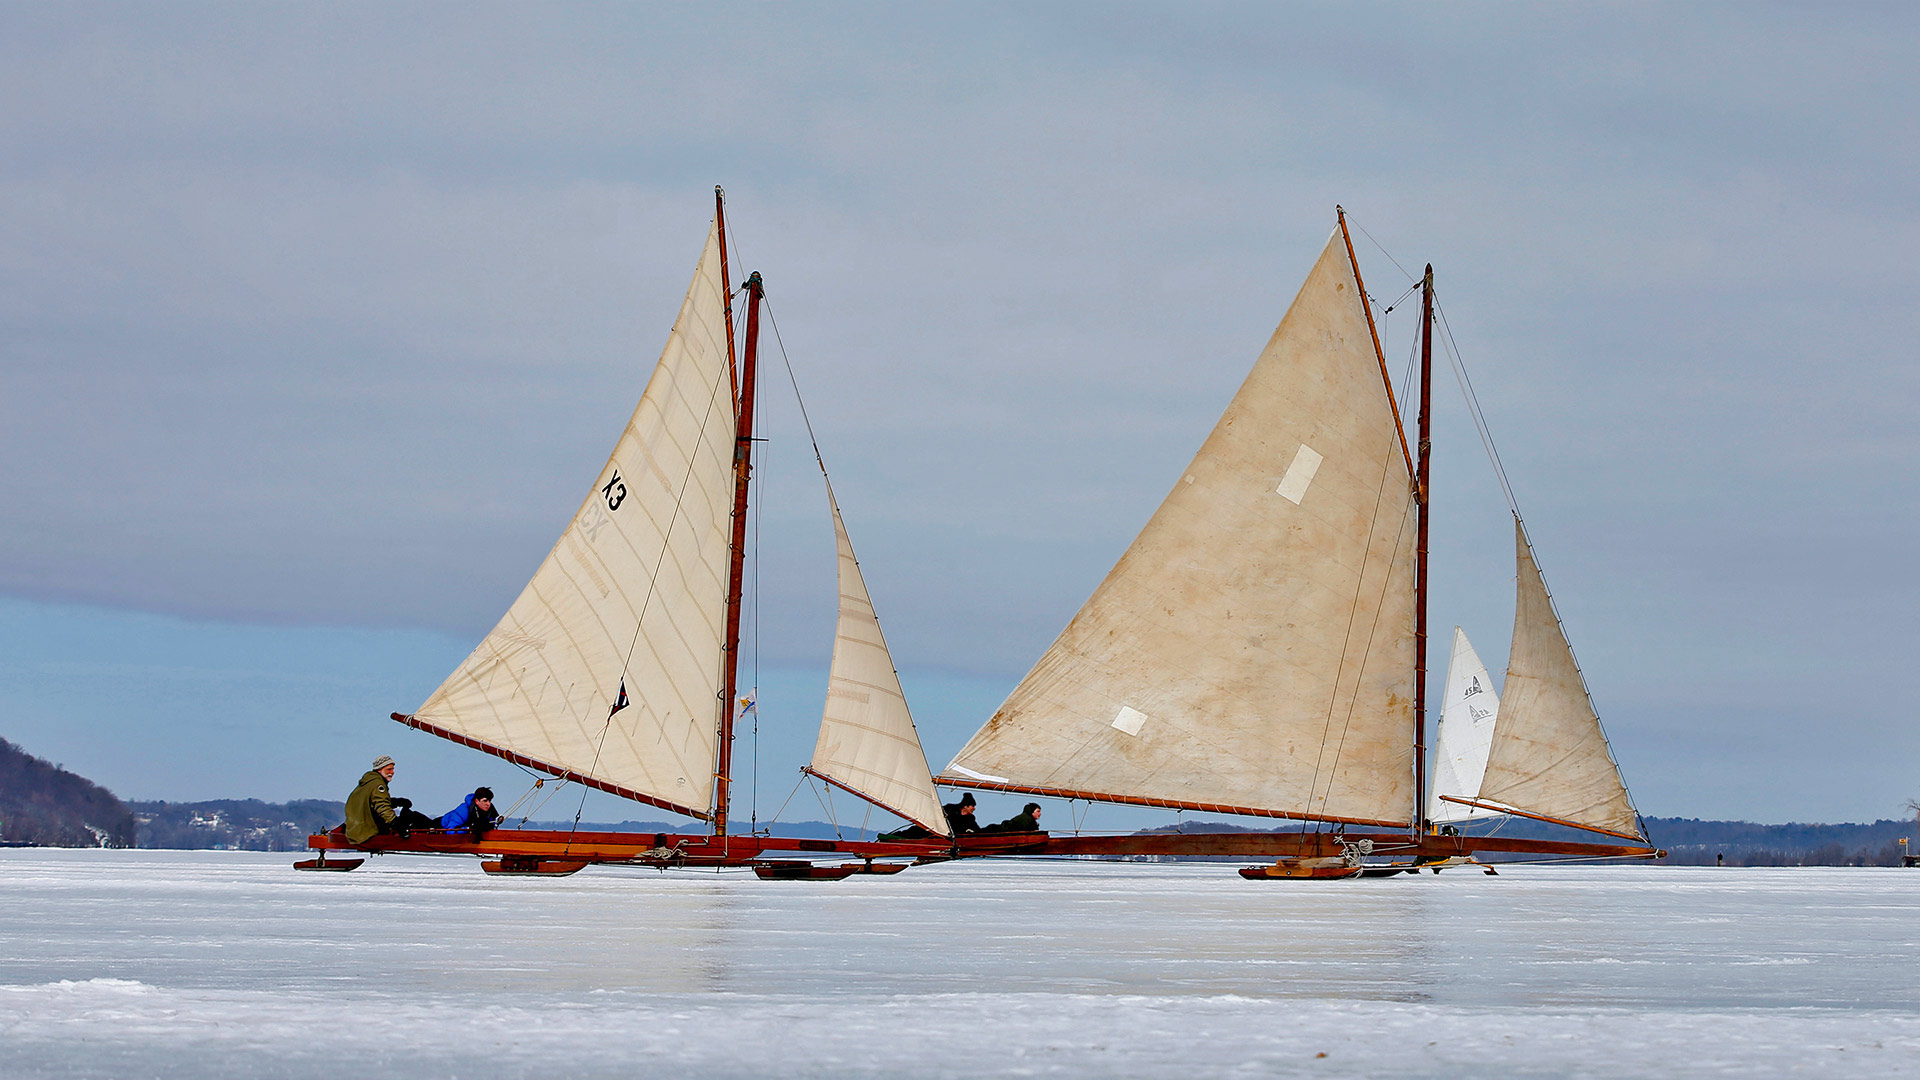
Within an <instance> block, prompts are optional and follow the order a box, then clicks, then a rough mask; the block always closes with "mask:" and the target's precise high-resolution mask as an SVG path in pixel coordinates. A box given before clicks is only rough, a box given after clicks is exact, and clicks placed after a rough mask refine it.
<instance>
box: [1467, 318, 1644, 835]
mask: <svg viewBox="0 0 1920 1080" xmlns="http://www.w3.org/2000/svg"><path fill="white" fill-rule="evenodd" d="M1433 312H1434V316H1435V318H1436V319H1437V321H1438V322H1439V324H1440V328H1441V335H1442V336H1441V342H1442V344H1443V345H1444V346H1445V349H1446V354H1447V362H1448V363H1449V364H1450V365H1451V366H1452V367H1453V373H1454V378H1455V380H1456V381H1457V382H1458V383H1459V384H1460V391H1461V393H1462V394H1463V395H1464V396H1465V397H1466V399H1467V411H1468V413H1469V414H1470V415H1471V416H1472V417H1473V425H1474V430H1475V431H1477V432H1478V433H1479V435H1480V444H1481V446H1482V447H1483V448H1484V449H1485V450H1486V453H1487V460H1488V462H1489V463H1491V464H1492V466H1493V474H1494V478H1495V479H1496V480H1497V481H1498V482H1499V484H1500V493H1501V494H1502V495H1504V496H1506V499H1507V509H1508V510H1509V511H1511V512H1512V513H1513V520H1514V524H1515V525H1516V526H1518V527H1519V530H1520V537H1521V541H1522V542H1523V543H1525V544H1526V547H1527V556H1528V557H1529V558H1531V559H1532V560H1533V565H1534V571H1535V572H1536V573H1538V574H1539V575H1540V588H1541V589H1542V591H1544V592H1545V593H1546V594H1547V610H1548V611H1550V612H1551V613H1552V614H1553V621H1554V625H1555V626H1556V627H1558V629H1559V631H1560V640H1561V641H1562V642H1564V643H1565V644H1566V646H1567V656H1568V657H1569V658H1570V659H1572V660H1573V670H1574V673H1575V674H1576V675H1578V676H1579V677H1580V692H1581V693H1582V694H1585V695H1586V698H1587V709H1588V711H1589V712H1591V713H1592V714H1593V721H1594V725H1595V726H1596V727H1598V728H1599V729H1600V742H1601V745H1602V746H1603V747H1605V749H1606V754H1607V762H1608V764H1610V765H1612V766H1613V773H1614V777H1615V778H1616V779H1618V780H1619V782H1620V790H1621V791H1622V792H1624V793H1625V794H1626V796H1627V805H1628V806H1629V807H1633V792H1632V790H1631V789H1630V788H1628V787H1627V778H1626V775H1625V774H1624V773H1622V772H1621V771H1620V763H1619V761H1618V760H1617V759H1615V758H1614V756H1613V740H1612V739H1609V738H1608V737H1607V728H1606V724H1605V723H1604V722H1602V721H1601V719H1600V710H1599V709H1598V708H1597V707H1596V706H1595V705H1594V703H1593V689H1592V688H1591V687H1589V686H1588V685H1587V673H1586V670H1585V669H1584V668H1582V667H1581V666H1580V658H1579V656H1577V655H1575V653H1574V651H1573V641H1572V639H1571V638H1569V637H1568V636H1567V625H1566V621H1565V620H1564V619H1562V618H1561V617H1560V605H1559V603H1558V602H1557V601H1555V600H1554V598H1553V590H1552V589H1550V588H1548V587H1547V577H1546V573H1545V572H1544V571H1542V570H1540V559H1539V556H1538V555H1537V554H1535V552H1534V550H1533V537H1532V536H1531V535H1530V534H1529V533H1528V532H1527V525H1526V520H1525V519H1524V518H1522V517H1521V516H1520V503H1519V501H1518V500H1517V499H1515V498H1514V494H1513V484H1512V483H1511V482H1510V481H1509V480H1508V479H1507V469H1506V465H1505V463H1504V462H1502V461H1501V459H1500V451H1499V450H1498V449H1497V448H1496V447H1495V446H1494V442H1493V431H1492V429H1491V428H1490V427H1489V426H1488V424H1487V418H1486V414H1485V413H1484V412H1482V411H1481V408H1480V397H1479V395H1478V394H1476V393H1475V392H1474V387H1473V379H1472V377H1471V376H1469V375H1468V374H1467V365H1466V361H1465V360H1464V359H1462V358H1461V356H1460V349H1459V346H1458V345H1457V344H1456V343H1455V341H1454V338H1453V327H1452V325H1451V324H1449V323H1448V322H1447V314H1446V310H1445V309H1444V308H1442V307H1441V306H1440V297H1439V295H1438V293H1436V294H1435V296H1434V300H1433ZM1634 822H1635V825H1636V827H1637V828H1638V829H1639V830H1640V838H1641V839H1642V840H1646V839H1647V835H1646V833H1647V830H1646V825H1645V822H1643V821H1642V820H1641V818H1640V811H1639V809H1638V808H1637V807H1634Z"/></svg>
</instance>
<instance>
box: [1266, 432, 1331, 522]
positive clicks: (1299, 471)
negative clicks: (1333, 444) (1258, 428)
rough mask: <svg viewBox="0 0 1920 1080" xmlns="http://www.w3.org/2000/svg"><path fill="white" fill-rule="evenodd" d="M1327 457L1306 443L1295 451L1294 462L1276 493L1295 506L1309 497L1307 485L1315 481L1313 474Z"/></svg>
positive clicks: (1282, 478) (1288, 467)
mask: <svg viewBox="0 0 1920 1080" xmlns="http://www.w3.org/2000/svg"><path fill="white" fill-rule="evenodd" d="M1325 460H1326V458H1323V457H1321V456H1320V453H1319V451H1317V450H1315V449H1314V448H1313V447H1311V446H1308V445H1307V444H1306V443H1301V444H1300V449H1298V450H1296V451H1294V454H1293V464H1291V465H1288V466H1287V475H1285V476H1283V477H1281V478H1280V486H1279V487H1277V488H1275V489H1274V493H1275V494H1277V495H1279V496H1280V497H1281V498H1283V499H1285V500H1287V501H1288V502H1290V503H1292V504H1293V505H1295V506H1299V505H1300V500H1301V499H1304V498H1306V497H1307V485H1308V484H1311V483H1313V474H1314V473H1317V472H1319V471H1320V463H1321V462H1322V461H1325Z"/></svg>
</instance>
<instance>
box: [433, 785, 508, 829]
mask: <svg viewBox="0 0 1920 1080" xmlns="http://www.w3.org/2000/svg"><path fill="white" fill-rule="evenodd" d="M499 821H500V811H498V810H495V809H494V808H493V789H492V788H489V787H481V788H474V789H473V794H471V795H469V796H467V797H466V798H465V799H464V800H462V801H461V803H460V805H459V806H456V807H454V808H453V809H451V810H449V811H447V812H446V813H444V814H442V815H440V827H441V828H443V829H445V830H447V831H448V832H460V831H461V830H463V829H464V830H465V831H466V833H467V835H468V836H471V837H473V838H474V839H475V840H478V839H480V838H481V837H484V836H486V835H487V833H488V831H490V830H491V829H492V828H493V827H494V826H495V825H496V824H498V823H499Z"/></svg>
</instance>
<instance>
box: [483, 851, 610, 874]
mask: <svg viewBox="0 0 1920 1080" xmlns="http://www.w3.org/2000/svg"><path fill="white" fill-rule="evenodd" d="M586 868H587V862H586V860H585V859H536V858H532V857H530V856H526V855H509V856H507V857H506V858H504V859H500V860H498V861H493V860H488V861H485V862H482V863H481V864H480V869H482V870H485V871H486V872H487V873H489V874H499V875H501V876H503V877H566V876H567V875H568V874H577V873H579V872H580V871H582V870H585V869H586Z"/></svg>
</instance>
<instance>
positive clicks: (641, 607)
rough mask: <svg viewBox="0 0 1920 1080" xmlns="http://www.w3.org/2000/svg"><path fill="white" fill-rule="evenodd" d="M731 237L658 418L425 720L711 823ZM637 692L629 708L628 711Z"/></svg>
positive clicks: (699, 288) (639, 428) (432, 701)
mask: <svg viewBox="0 0 1920 1080" xmlns="http://www.w3.org/2000/svg"><path fill="white" fill-rule="evenodd" d="M720 273H721V270H720V243H719V232H718V230H717V228H715V229H710V230H709V232H708V235H707V244H706V250H705V251H704V252H703V253H702V254H701V257H700V263H699V266H698V267H697V268H696V269H695V271H694V275H693V283H692V285H691V286H689V288H688V289H687V298H686V301H685V303H683V304H682V305H681V308H680V315H679V317H678V318H677V319H676V320H675V321H674V326H673V332H672V333H671V334H670V335H669V336H668V338H667V345H666V349H665V350H664V351H663V352H662V353H661V356H660V363H659V365H658V366H657V367H656V368H654V371H653V376H652V378H650V379H649V380H648V382H647V388H646V391H645V392H644V393H643V394H642V395H641V398H640V404H639V406H638V407H637V408H635V409H634V412H633V417H632V419H630V420H629V421H628V422H627V427H626V430H625V431H623V432H622V433H621V435H620V441H619V442H618V443H617V444H616V445H615V446H614V449H613V454H612V456H611V457H610V458H609V459H608V461H607V465H606V467H605V468H603V469H602V470H601V471H600V474H599V476H598V477H596V478H595V479H594V481H593V486H592V487H591V488H590V489H589V490H588V492H587V497H586V500H585V501H584V502H583V503H582V504H581V506H580V509H579V511H578V512H577V513H576V514H575V515H574V517H573V520H572V521H571V522H570V523H569V524H568V525H567V528H566V531H565V532H563V533H561V534H560V540H559V542H558V543H556V544H555V545H554V547H553V550H552V551H551V552H550V553H549V554H548V555H547V558H546V561H545V562H543V563H541V564H540V569H539V570H538V571H536V572H535V573H534V575H533V580H532V581H529V582H528V583H527V587H526V589H525V590H524V591H523V592H521V594H520V597H519V599H517V600H515V601H514V602H513V606H512V607H511V608H509V609H508V610H507V613H506V615H505V617H503V618H502V619H501V620H500V623H499V625H498V626H496V627H494V629H493V632H492V633H490V634H488V635H487V636H486V639H485V640H483V641H482V642H481V643H480V645H479V647H478V648H476V649H474V651H473V654H472V655H470V656H469V657H467V659H466V661H465V662H464V663H462V664H461V665H460V667H459V668H458V669H456V670H455V671H454V673H453V674H452V675H450V676H448V677H447V681H446V682H444V683H442V684H441V686H440V688H439V689H438V690H435V691H434V692H433V696H431V697H429V698H428V699H427V701H426V704H424V705H422V706H420V709H419V711H418V712H417V713H415V715H414V719H415V720H417V721H419V722H422V723H424V724H429V725H432V727H434V728H437V729H439V730H440V731H441V732H443V733H446V734H449V735H451V736H454V737H457V738H461V739H470V740H473V741H475V742H477V743H478V744H480V745H481V746H482V747H483V748H486V749H490V750H493V751H494V752H496V753H504V754H507V755H517V756H519V757H521V758H524V759H526V760H527V761H529V762H532V763H535V764H537V765H538V766H540V767H543V768H547V769H551V770H554V771H566V772H572V773H575V774H578V775H579V776H581V777H585V778H588V779H590V780H591V781H593V782H595V783H596V785H597V786H603V787H606V788H607V789H609V790H613V791H616V792H617V793H619V794H622V795H626V796H628V797H630V798H635V799H639V800H641V801H644V802H651V803H655V804H657V805H661V806H665V807H668V808H671V809H676V810H679V811H681V812H683V813H687V814H691V815H694V816H698V817H706V816H708V812H709V810H710V804H711V802H712V799H713V787H714V784H713V770H714V761H715V756H716V747H717V740H718V724H719V711H718V710H719V695H720V692H721V644H722V637H723V634H724V616H725V604H726V592H727V566H728V559H727V545H728V529H727V525H728V519H729V514H730V513H731V510H732V493H733V476H732V460H733V435H734V406H733V391H732V386H731V374H730V373H731V358H730V357H729V356H728V350H727V334H726V322H725V319H726V307H727V302H728V301H727V297H726V295H725V292H724V290H723V289H722V287H721V281H720ZM623 685H624V687H625V689H626V694H627V700H628V705H627V706H626V707H625V708H622V709H620V710H619V711H617V712H612V713H611V716H610V715H609V713H610V711H611V710H612V709H613V706H614V704H615V703H616V701H617V700H618V698H619V695H620V692H621V688H622V686H623Z"/></svg>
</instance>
